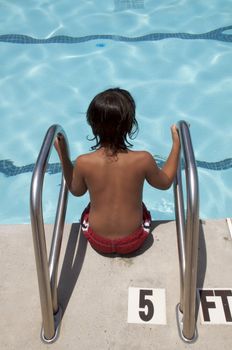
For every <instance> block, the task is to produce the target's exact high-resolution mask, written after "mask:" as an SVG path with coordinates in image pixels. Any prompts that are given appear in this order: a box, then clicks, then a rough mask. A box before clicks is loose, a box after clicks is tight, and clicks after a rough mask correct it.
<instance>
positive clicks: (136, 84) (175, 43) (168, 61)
mask: <svg viewBox="0 0 232 350" xmlns="http://www.w3.org/2000/svg"><path fill="white" fill-rule="evenodd" d="M230 8H231V1H229V0H228V1H223V4H222V3H221V2H220V1H219V0H217V1H216V0H215V1H209V0H208V1H204V3H202V1H194V3H193V2H192V1H190V0H185V1H183V0H179V1H173V0H172V1H171V0H170V1H165V2H164V1H158V0H157V1H155V2H154V1H146V0H144V1H142V0H137V1H133V0H131V1H125V0H124V1H122V0H121V1H120V0H115V1H107V2H106V1H100V0H98V1H86V0H85V1H78V4H77V3H76V2H75V1H68V2H65V1H59V2H56V1H45V0H43V1H42V0H41V1H36V2H29V4H28V3H26V2H24V3H19V2H17V1H11V2H10V3H9V2H8V1H1V2H0V21H1V23H2V26H1V31H0V52H1V68H0V91H1V94H0V118H1V119H0V120H1V128H0V139H1V148H0V191H1V202H0V223H28V222H29V221H30V216H29V189H30V181H31V175H32V170H33V166H34V163H35V161H36V158H37V156H38V152H39V150H40V147H41V144H42V140H43V137H44V135H45V133H46V131H47V129H48V128H49V126H50V125H52V124H60V125H62V127H63V128H64V129H65V131H66V133H67V135H68V139H69V142H70V148H71V155H72V159H75V158H76V156H77V155H79V154H81V153H86V152H88V151H89V149H90V147H91V145H93V143H91V142H89V141H88V140H87V136H88V135H89V136H91V130H90V128H89V127H88V125H87V123H86V119H85V118H86V117H85V113H86V110H87V108H88V104H89V102H90V100H91V99H92V98H93V96H95V95H96V94H97V93H98V92H99V91H102V90H104V89H106V88H109V87H115V86H119V87H122V88H125V89H128V90H129V91H130V92H131V94H132V95H133V96H134V98H135V101H136V105H137V119H138V122H139V126H140V131H139V134H138V136H137V138H136V139H135V140H134V142H133V144H134V149H145V150H148V151H149V152H151V153H152V154H153V155H154V156H155V158H156V160H157V162H158V164H160V165H161V164H162V162H163V160H164V159H166V157H167V155H168V153H169V151H170V147H171V134H170V126H171V125H172V124H173V123H176V122H177V121H178V120H180V119H184V120H186V121H188V122H189V123H190V125H191V127H190V129H191V135H192V140H193V145H194V150H195V155H196V160H197V165H198V174H199V185H200V215H201V217H202V218H222V217H230V216H231V213H232V190H231V178H232V155H231V149H232V147H231V144H232V141H231V140H232V128H231V116H230V113H231V112H230V111H231V110H232V99H231V95H232V66H231V61H232V20H231V16H230ZM58 162H59V161H58V157H57V155H56V153H55V151H53V152H52V155H51V159H50V167H49V171H48V173H47V174H46V177H45V184H44V196H43V197H44V198H43V203H44V220H45V222H47V223H52V222H53V221H54V216H55V208H56V202H57V198H58V192H59V188H60V178H61V173H60V168H59V166H58V165H57V163H58ZM88 199H89V198H88V195H85V196H83V197H81V198H74V197H73V196H71V195H70V199H69V206H68V211H67V221H68V222H73V221H77V220H78V219H79V217H80V214H81V212H82V210H83V208H84V206H85V205H86V204H87V203H88ZM144 201H145V203H146V204H147V206H148V207H149V209H150V210H151V213H152V216H153V218H154V219H160V220H162V219H173V218H174V205H173V193H172V189H170V190H168V191H158V190H155V189H152V188H151V187H149V186H148V185H145V188H144Z"/></svg>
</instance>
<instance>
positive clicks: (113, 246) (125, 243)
mask: <svg viewBox="0 0 232 350" xmlns="http://www.w3.org/2000/svg"><path fill="white" fill-rule="evenodd" d="M89 210H90V204H89V205H88V206H87V207H86V208H85V210H84V211H83V213H82V216H81V227H82V232H83V234H84V236H85V237H86V238H87V240H88V241H89V243H90V244H91V246H92V247H93V248H94V249H95V250H97V251H98V252H100V253H104V254H105V253H106V254H111V253H118V254H129V253H132V252H134V251H135V250H137V249H138V248H140V247H141V246H142V244H143V242H144V241H145V240H146V238H147V237H148V235H149V231H150V225H151V214H150V212H149V211H148V210H147V208H146V206H145V204H144V203H143V223H142V225H141V227H140V228H138V229H137V230H136V231H134V232H133V233H131V234H130V235H128V236H126V237H123V238H117V239H112V240H111V239H107V238H104V237H101V236H99V235H98V234H96V233H95V232H94V231H93V230H92V229H91V227H90V226H89Z"/></svg>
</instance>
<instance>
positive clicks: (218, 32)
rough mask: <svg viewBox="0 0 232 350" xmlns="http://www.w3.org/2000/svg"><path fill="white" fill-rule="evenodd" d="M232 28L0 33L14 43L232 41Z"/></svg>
mask: <svg viewBox="0 0 232 350" xmlns="http://www.w3.org/2000/svg"><path fill="white" fill-rule="evenodd" d="M230 29H232V25H230V26H226V27H220V28H217V29H214V30H212V31H209V32H206V33H201V34H190V33H151V34H147V35H142V36H137V37H128V36H123V35H111V34H103V35H101V34H96V35H86V36H81V37H75V36H69V35H56V36H52V37H49V38H45V39H38V38H33V37H31V36H28V35H22V34H4V35H0V42H7V43H12V44H52V43H55V44H77V43H83V42H86V41H92V40H99V39H101V40H113V41H122V42H139V41H157V40H163V39H170V38H174V39H185V40H199V39H207V40H218V41H226V42H232V34H230V33H228V34H226V33H224V32H225V31H227V30H230Z"/></svg>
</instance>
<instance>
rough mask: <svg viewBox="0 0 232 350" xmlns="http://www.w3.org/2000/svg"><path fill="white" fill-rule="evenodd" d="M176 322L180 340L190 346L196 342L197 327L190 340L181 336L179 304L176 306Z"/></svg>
mask: <svg viewBox="0 0 232 350" xmlns="http://www.w3.org/2000/svg"><path fill="white" fill-rule="evenodd" d="M176 321H177V326H178V333H179V336H180V338H181V340H183V341H184V342H185V343H188V344H192V343H195V342H196V341H197V338H198V331H197V326H196V328H195V333H194V336H193V338H192V339H188V338H186V337H185V336H184V334H183V313H182V312H181V311H180V304H177V305H176Z"/></svg>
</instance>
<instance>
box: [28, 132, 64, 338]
mask: <svg viewBox="0 0 232 350" xmlns="http://www.w3.org/2000/svg"><path fill="white" fill-rule="evenodd" d="M58 134H62V135H63V136H64V139H65V143H66V149H67V152H68V154H69V146H68V140H67V137H66V134H65V132H64V130H63V129H62V127H61V126H60V125H52V126H51V127H50V128H49V129H48V131H47V133H46V136H45V138H44V141H43V144H42V147H41V150H40V153H39V155H38V158H37V161H36V164H35V167H34V171H33V175H32V180H31V192H30V212H31V227H32V234H33V242H34V251H35V260H36V268H37V276H38V284H39V293H40V304H41V312H42V319H43V322H42V323H43V326H42V332H41V337H42V340H43V341H44V342H46V343H51V342H54V341H55V340H56V339H57V337H58V333H59V325H60V321H61V314H62V311H61V308H60V307H59V305H58V300H57V270H58V262H59V255H60V248H61V242H62V237H63V228H64V222H65V215H66V208H67V200H68V188H67V185H66V183H65V179H64V176H63V175H62V183H61V189H60V194H59V199H58V204H57V211H56V218H55V224H54V230H53V236H52V243H51V248H50V255H49V262H48V257H47V248H46V238H45V229H44V220H43V207H42V192H43V182H44V176H45V172H46V168H47V165H48V161H49V158H50V154H51V150H52V146H53V144H54V141H55V138H56V136H57V135H58Z"/></svg>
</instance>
